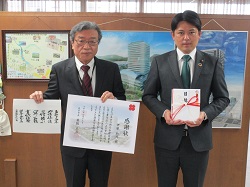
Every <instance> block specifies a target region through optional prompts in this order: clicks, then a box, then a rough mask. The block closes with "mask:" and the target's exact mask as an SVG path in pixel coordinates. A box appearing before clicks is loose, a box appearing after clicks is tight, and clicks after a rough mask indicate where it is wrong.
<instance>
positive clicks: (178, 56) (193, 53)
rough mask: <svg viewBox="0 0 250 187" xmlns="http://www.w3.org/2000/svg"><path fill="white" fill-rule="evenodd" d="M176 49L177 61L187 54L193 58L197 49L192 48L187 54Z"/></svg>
mask: <svg viewBox="0 0 250 187" xmlns="http://www.w3.org/2000/svg"><path fill="white" fill-rule="evenodd" d="M176 51H177V59H178V61H180V60H181V58H182V57H183V55H189V56H190V57H191V59H192V60H195V54H196V51H197V49H196V48H194V50H193V51H191V53H189V54H184V53H183V52H182V51H181V50H180V49H179V48H177V49H176Z"/></svg>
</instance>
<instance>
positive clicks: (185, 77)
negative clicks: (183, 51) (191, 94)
mask: <svg viewBox="0 0 250 187" xmlns="http://www.w3.org/2000/svg"><path fill="white" fill-rule="evenodd" d="M182 59H183V60H184V62H183V65H182V71H181V78H182V82H183V86H184V88H185V89H189V88H190V68H189V65H188V61H189V60H190V59H191V57H190V56H189V55H184V56H183V57H182Z"/></svg>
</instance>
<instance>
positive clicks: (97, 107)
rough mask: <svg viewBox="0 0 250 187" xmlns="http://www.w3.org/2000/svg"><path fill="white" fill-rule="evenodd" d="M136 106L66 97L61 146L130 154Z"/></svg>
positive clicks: (133, 135) (136, 113) (132, 151)
mask: <svg viewBox="0 0 250 187" xmlns="http://www.w3.org/2000/svg"><path fill="white" fill-rule="evenodd" d="M139 107H140V103H139V102H130V101H121V100H116V99H108V100H107V101H106V102H104V103H103V102H102V101H101V99H100V98H95V97H86V96H77V95H69V96H68V104H67V112H66V121H65V131H64V139H63V145H64V146H71V147H80V148H88V149H97V150H106V151H114V152H123V153H130V154H134V148H135V140H136V131H137V124H138V114H139Z"/></svg>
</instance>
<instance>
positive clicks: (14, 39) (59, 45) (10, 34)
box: [2, 30, 70, 80]
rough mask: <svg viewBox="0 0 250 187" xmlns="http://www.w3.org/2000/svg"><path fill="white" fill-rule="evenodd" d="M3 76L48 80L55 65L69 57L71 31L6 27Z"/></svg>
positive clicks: (3, 35) (4, 33)
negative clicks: (11, 28)
mask: <svg viewBox="0 0 250 187" xmlns="http://www.w3.org/2000/svg"><path fill="white" fill-rule="evenodd" d="M2 42H3V45H2V46H3V70H4V71H3V78H4V79H6V80H48V79H49V74H50V71H51V67H52V65H53V64H55V63H57V62H59V61H62V60H65V59H67V58H69V56H70V48H69V47H70V44H69V31H37V30H36V31H30V30H27V31H23V30H22V31H19V30H3V31H2Z"/></svg>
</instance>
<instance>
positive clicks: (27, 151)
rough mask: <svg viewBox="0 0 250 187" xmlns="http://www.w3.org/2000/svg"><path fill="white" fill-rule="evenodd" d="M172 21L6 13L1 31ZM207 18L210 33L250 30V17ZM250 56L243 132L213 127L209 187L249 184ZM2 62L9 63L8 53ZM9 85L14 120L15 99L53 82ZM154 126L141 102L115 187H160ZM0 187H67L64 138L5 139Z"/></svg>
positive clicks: (139, 26)
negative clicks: (62, 150) (133, 137)
mask: <svg viewBox="0 0 250 187" xmlns="http://www.w3.org/2000/svg"><path fill="white" fill-rule="evenodd" d="M172 17H173V15H169V14H107V13H9V12H0V30H70V29H71V27H72V26H73V25H75V24H76V23H78V22H80V21H82V20H90V21H95V22H96V23H97V24H99V25H100V27H101V29H102V30H142V31H147V30H150V31H163V30H164V29H163V28H170V21H171V19H172ZM201 19H202V22H203V24H205V23H207V24H206V25H205V27H204V28H203V29H204V30H209V29H211V30H222V27H223V28H224V29H226V30H233V31H236V30H240V31H250V17H249V16H222V15H220V16H218V15H201ZM218 23H219V24H218ZM221 26H222V27H221ZM0 40H1V41H0V42H2V39H0ZM163 40H164V38H163ZM248 43H250V42H249V41H248ZM249 57H250V53H249V52H248V55H247V63H246V68H245V69H246V74H245V89H244V103H243V110H242V111H243V113H242V117H243V119H242V128H241V129H213V142H214V149H213V150H212V151H211V154H210V161H209V166H208V171H207V176H206V180H205V185H204V186H205V187H235V186H237V187H244V186H245V171H246V160H247V144H248V130H249V126H248V122H249V116H250V105H249V102H250V100H249V97H248V96H249V95H250V64H249V63H250V60H249ZM0 61H1V63H2V62H3V54H2V50H0ZM3 86H4V93H5V95H6V96H7V98H6V99H5V110H6V112H7V113H8V114H9V117H10V120H11V121H12V102H13V99H14V98H28V97H29V95H30V93H32V92H33V91H35V90H42V91H44V90H45V89H46V88H47V82H25V81H10V80H4V82H3ZM154 122H155V118H154V116H153V115H152V114H151V113H150V111H149V110H148V109H147V108H146V107H145V106H144V104H143V103H141V109H140V115H139V124H138V130H137V140H136V147H135V154H134V155H130V154H122V153H114V154H113V161H112V166H111V173H110V182H109V186H110V187H117V186H120V187H156V186H157V178H156V168H155V161H154V151H153V133H154ZM6 159H9V160H6ZM15 159H16V161H15ZM181 177H182V176H181V174H180V178H179V180H178V187H180V186H182V185H181V184H182V179H181ZM0 186H1V187H14V186H18V187H33V186H36V187H44V186H46V187H52V186H53V187H54V186H56V187H64V186H65V180H64V175H63V170H62V164H61V157H60V149H59V135H41V134H18V133H13V135H12V136H9V137H0Z"/></svg>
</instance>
